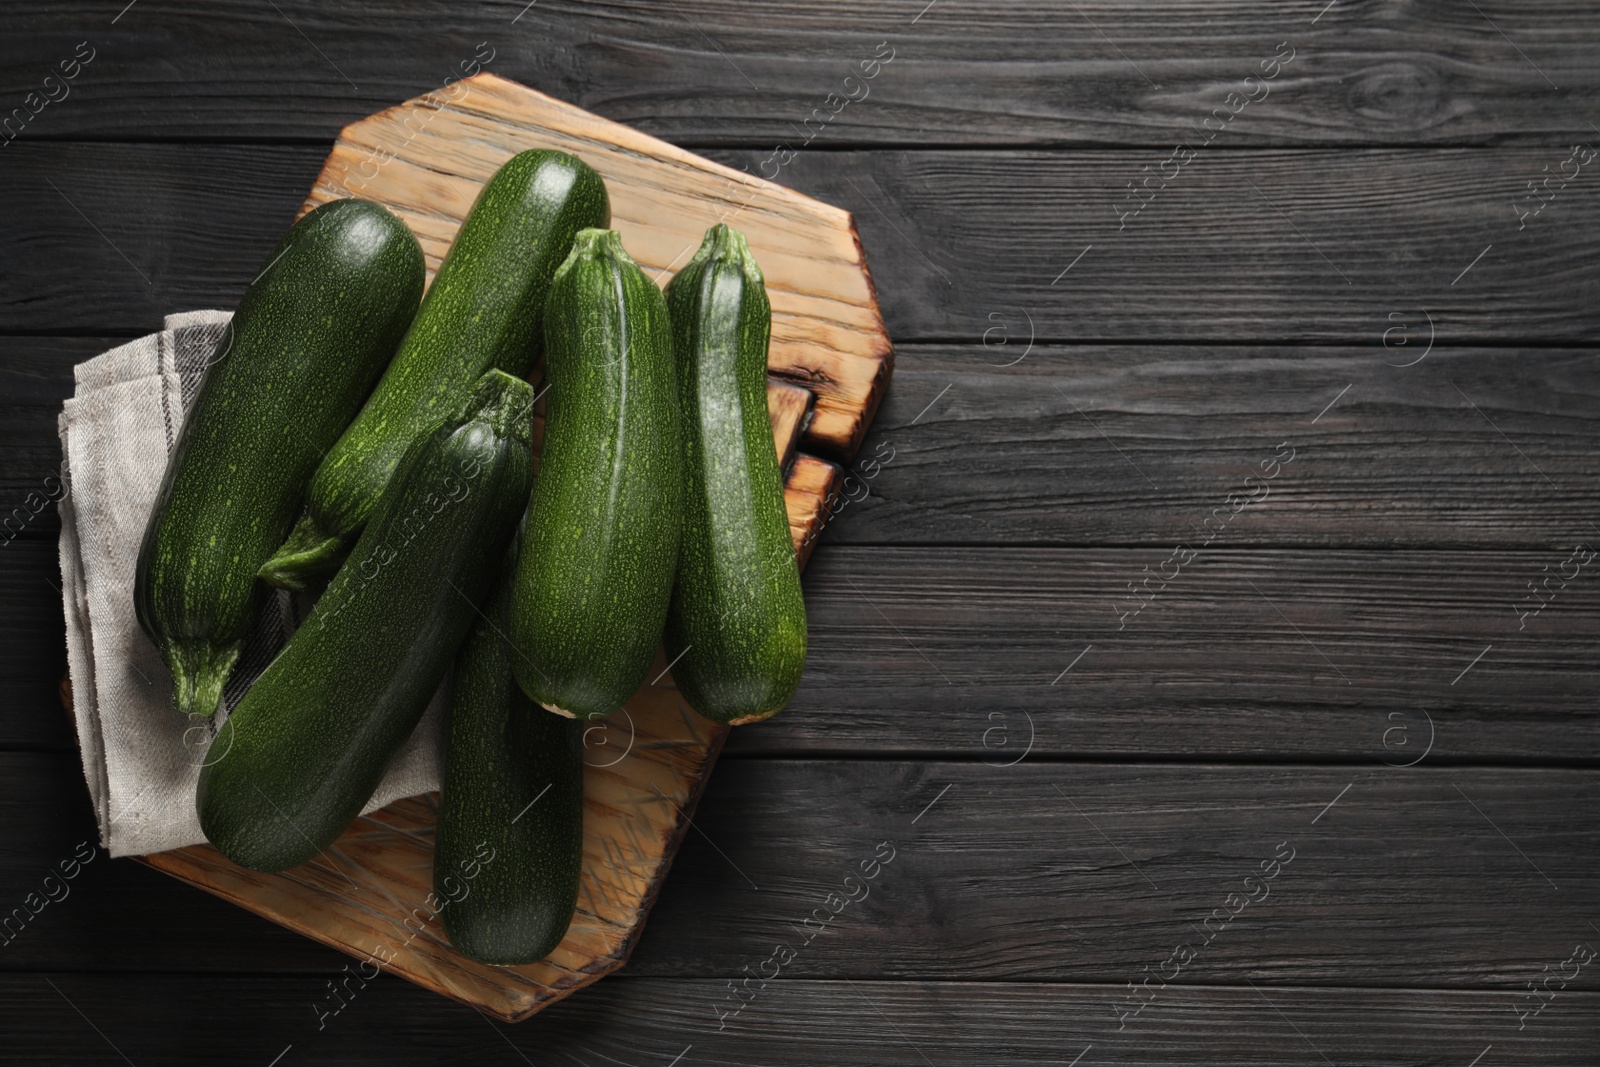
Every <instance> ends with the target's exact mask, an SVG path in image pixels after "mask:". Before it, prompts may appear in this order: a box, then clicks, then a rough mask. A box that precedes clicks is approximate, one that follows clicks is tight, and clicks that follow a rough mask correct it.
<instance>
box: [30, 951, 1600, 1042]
mask: <svg viewBox="0 0 1600 1067" xmlns="http://www.w3.org/2000/svg"><path fill="white" fill-rule="evenodd" d="M1563 958H1565V957H1564V956H1563ZM1557 962H1558V963H1559V962H1560V961H1559V960H1557ZM334 976H335V975H329V976H327V977H334ZM47 978H48V979H49V982H50V983H54V984H55V986H56V989H54V990H52V989H51V987H50V984H49V983H47V982H46V981H45V979H47ZM184 983H185V976H182V975H152V976H148V977H146V978H144V979H142V980H141V981H139V982H133V983H130V982H128V981H127V979H126V978H125V977H124V976H119V975H109V974H67V973H61V972H50V971H47V972H44V973H42V974H33V975H14V976H13V975H8V976H5V977H4V978H0V997H3V998H4V1007H3V1008H0V1012H4V1013H5V1014H4V1018H5V1021H6V1022H7V1023H8V1024H9V1025H8V1026H7V1031H8V1037H9V1038H10V1040H9V1041H8V1046H9V1048H10V1049H12V1050H14V1052H13V1055H14V1056H15V1060H14V1062H17V1063H50V1064H61V1065H72V1067H76V1065H79V1064H83V1065H88V1064H97V1065H98V1064H105V1063H106V1062H108V1057H111V1056H114V1055H115V1053H113V1052H112V1051H111V1050H110V1048H109V1047H108V1045H107V1042H106V1040H105V1039H109V1040H110V1041H112V1042H114V1043H115V1044H116V1046H117V1047H118V1048H120V1049H122V1050H123V1051H124V1052H125V1053H126V1054H127V1056H128V1058H129V1060H130V1061H131V1062H133V1063H137V1064H142V1063H202V1062H213V1063H214V1062H227V1063H257V1062H259V1063H268V1062H269V1061H270V1060H271V1058H272V1057H273V1056H275V1055H277V1054H279V1053H280V1052H283V1051H284V1048H285V1046H286V1045H291V1044H292V1046H293V1050H292V1051H291V1052H289V1054H288V1056H287V1057H285V1061H286V1062H287V1061H288V1059H289V1057H293V1062H295V1063H301V1064H316V1065H320V1064H328V1065H339V1067H352V1065H353V1067H367V1065H372V1067H411V1065H434V1064H439V1063H472V1062H483V1063H502V1062H509V1063H520V1062H522V1060H523V1059H526V1060H527V1061H528V1062H529V1063H538V1064H541V1065H542V1064H544V1063H546V1062H554V1063H569V1062H575V1063H583V1064H598V1063H618V1064H651V1065H664V1064H669V1063H671V1061H672V1058H673V1057H674V1056H678V1055H680V1054H682V1055H683V1057H684V1058H683V1059H682V1060H681V1061H680V1063H681V1064H682V1065H685V1067H688V1065H693V1064H696V1063H708V1062H709V1063H715V1064H758V1063H759V1064H775V1063H804V1064H808V1065H813V1067H859V1065H861V1064H863V1063H870V1064H875V1065H882V1067H928V1064H929V1063H933V1064H936V1065H941V1067H942V1065H945V1064H952V1063H982V1064H986V1065H990V1067H1046V1065H1048V1067H1065V1065H1067V1064H1070V1063H1071V1062H1072V1060H1073V1058H1074V1057H1075V1056H1078V1055H1080V1054H1083V1058H1082V1059H1081V1060H1079V1062H1078V1065H1077V1067H1106V1065H1108V1064H1128V1063H1136V1064H1139V1065H1141V1067H1192V1065H1194V1064H1196V1063H1226V1064H1237V1065H1251V1067H1254V1065H1261V1067H1268V1065H1270V1067H1282V1065H1284V1064H1310V1063H1322V1062H1323V1060H1322V1059H1321V1058H1319V1052H1320V1053H1321V1054H1322V1055H1325V1056H1326V1057H1327V1062H1328V1063H1333V1064H1338V1065H1341V1067H1343V1065H1348V1064H1361V1065H1363V1067H1438V1065H1461V1067H1466V1065H1468V1064H1470V1063H1471V1062H1472V1059H1473V1057H1474V1056H1477V1055H1479V1054H1481V1053H1483V1052H1484V1051H1485V1050H1486V1047H1487V1046H1489V1045H1493V1046H1494V1051H1493V1052H1492V1053H1490V1057H1486V1058H1485V1059H1484V1061H1483V1063H1482V1064H1480V1067H1486V1065H1487V1064H1489V1063H1490V1062H1491V1060H1492V1057H1494V1056H1499V1057H1501V1059H1500V1061H1499V1062H1502V1063H1511V1064H1516V1065H1532V1064H1540V1065H1551V1067H1589V1065H1591V1064H1592V1063H1593V1049H1594V1029H1595V1027H1596V1026H1597V1025H1600V996H1596V995H1595V994H1594V993H1593V992H1589V991H1586V990H1585V991H1576V990H1574V991H1570V992H1565V993H1561V994H1559V995H1558V996H1557V999H1556V1000H1555V1001H1554V1002H1553V1003H1552V1004H1551V1006H1550V1007H1548V1008H1547V1009H1546V1010H1545V1011H1544V1013H1543V1014H1542V1015H1541V1016H1540V1017H1539V1018H1538V1019H1537V1020H1535V1021H1533V1022H1531V1023H1529V1025H1528V1028H1527V1031H1526V1032H1518V1031H1517V1028H1516V1027H1517V1019H1516V1016H1515V1015H1513V1014H1512V1012H1511V1010H1510V1003H1511V1002H1510V999H1509V997H1508V996H1507V994H1506V993H1503V992H1493V993H1491V992H1479V991H1450V992H1441V991H1427V990H1412V989H1405V990H1401V989H1383V988H1372V989H1362V988H1353V989H1307V988H1302V987H1297V986H1288V987H1276V988H1274V987H1265V988H1262V989H1260V990H1259V991H1258V990H1257V989H1251V988H1250V987H1249V986H1247V985H1239V986H1234V987H1228V986H1210V985H1201V984H1192V985H1185V986H1183V987H1182V988H1176V987H1174V988H1172V989H1171V990H1170V991H1169V999H1168V1001H1167V1003H1165V1004H1163V1005H1162V1007H1161V1011H1160V1012H1159V1013H1157V1012H1156V1010H1155V1009H1154V1008H1151V1009H1147V1011H1148V1013H1149V1014H1150V1018H1149V1020H1148V1022H1146V1023H1144V1025H1140V1026H1138V1028H1137V1029H1136V1028H1135V1026H1133V1025H1130V1026H1129V1027H1128V1028H1127V1029H1126V1030H1124V1031H1122V1032H1120V1033H1119V1032H1118V1031H1117V1029H1116V1022H1117V1020H1116V1016H1115V1015H1114V1014H1113V1013H1112V1011H1111V1007H1110V1005H1111V1004H1113V1003H1115V1002H1116V1000H1117V998H1118V997H1119V996H1121V997H1126V995H1127V991H1126V990H1125V989H1124V988H1123V987H1122V986H1121V984H1120V983H1117V984H1113V983H1106V984H1099V985H1064V984H1053V983H1027V982H960V983H946V982H846V981H796V982H781V981H780V982H775V983H773V986H772V987H771V988H769V990H768V991H767V992H765V993H764V994H763V995H762V996H761V997H760V998H758V999H757V1000H756V1002H755V1004H754V1005H753V1006H752V1007H751V1008H750V1009H748V1010H749V1014H750V1016H751V1020H750V1022H749V1023H748V1024H745V1023H743V1022H740V1023H738V1024H737V1025H730V1026H729V1027H728V1028H727V1029H726V1030H723V1031H721V1032H718V1031H717V1030H716V1023H717V1018H716V1016H715V1015H714V1014H713V1012H712V1009H713V1006H714V1005H715V1004H716V1003H717V1001H718V1000H719V999H720V998H722V997H725V996H727V988H726V979H717V978H710V979H707V978H702V979H697V980H684V979H659V978H641V979H628V978H617V979H614V980H612V981H610V982H606V983H604V984H603V985H601V986H599V987H597V988H596V989H594V990H591V991H590V992H589V993H588V994H587V995H585V996H583V997H576V998H573V999H572V1000H569V1001H567V1002H565V1003H563V1004H560V1005H557V1006H556V1007H555V1008H553V1009H552V1010H550V1011H548V1012H545V1013H544V1014H542V1015H540V1016H539V1017H538V1018H537V1019H534V1020H532V1021H530V1022H528V1023H526V1024H523V1025H521V1026H517V1027H496V1026H494V1025H493V1024H490V1025H489V1026H487V1027H486V1026H485V1025H483V1021H482V1020H478V1019H467V1020H463V1019H461V1009H459V1008H457V1007H455V1006H454V1005H450V1004H448V1003H445V1002H443V1001H441V1000H439V999H438V998H429V997H428V996H427V995H426V994H425V993H423V992H422V991H420V990H416V989H409V988H407V987H405V986H404V985H403V984H402V983H399V982H395V981H392V980H388V979H381V978H380V979H379V980H378V981H377V982H375V983H374V984H373V985H372V986H370V987H369V988H367V989H364V990H361V991H360V992H359V993H358V994H357V995H356V997H355V998H354V999H353V1000H352V1002H351V1005H350V1007H349V1009H348V1010H347V1011H345V1012H344V1013H342V1014H341V1015H340V1016H339V1017H337V1018H335V1019H331V1020H329V1022H328V1025H327V1027H326V1028H325V1029H324V1030H322V1031H318V1030H317V1027H316V1019H315V1017H314V1016H313V1015H312V1012H311V1009H310V1003H311V1000H312V999H313V998H314V997H315V996H317V994H318V992H319V991H320V990H321V988H322V981H321V980H320V976H319V978H318V979H312V978H310V977H305V976H295V977H282V976H276V975H274V976H260V977H245V976H228V977H225V978H221V979H217V980H210V979H208V980H207V983H208V991H213V992H214V993H215V994H216V996H217V997H218V998H219V999H220V1000H222V1001H223V1002H224V1003H228V1004H239V1005H249V1008H250V1010H249V1011H240V1012H235V1013H232V1014H228V1013H222V1012H205V1013H196V1015H195V1017H194V1020H193V1022H192V1023H191V1024H189V1025H188V1026H186V1027H185V1030H184V1033H183V1034H182V1035H181V1036H180V1035H174V1034H173V1033H172V1032H171V1031H170V1030H164V1029H162V1028H159V1027H153V1026H150V1025H149V1021H150V1020H151V1019H152V1018H163V1017H167V1016H169V1015H170V1014H171V1012H172V1005H173V1004H175V1003H181V1002H182V1001H183V1000H184V998H185V997H188V996H192V995H193V989H192V988H190V987H188V986H186V985H185V984H184ZM1258 985H1259V983H1258ZM74 1005H77V1006H79V1007H80V1008H81V1009H82V1012H83V1015H82V1016H80V1015H79V1014H77V1013H76V1012H75V1011H74V1008H73V1006H74ZM84 1016H87V1017H88V1018H89V1019H91V1020H93V1021H94V1025H95V1027H97V1028H98V1029H99V1030H100V1031H101V1034H103V1035H104V1039H103V1038H102V1036H101V1035H97V1034H96V1033H95V1030H94V1029H93V1028H91V1027H90V1026H87V1025H85V1023H84ZM1141 1022H1143V1020H1141ZM507 1045H509V1046H510V1047H509V1048H508V1047H507ZM1088 1046H1092V1049H1088V1048H1087V1047H1088ZM191 1048H203V1049H208V1050H209V1049H215V1050H216V1057H217V1058H216V1059H215V1060H210V1061H206V1060H202V1059H200V1058H197V1057H195V1056H194V1055H193V1054H192V1053H190V1052H189V1051H188V1050H189V1049H191Z"/></svg>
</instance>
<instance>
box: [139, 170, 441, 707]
mask: <svg viewBox="0 0 1600 1067" xmlns="http://www.w3.org/2000/svg"><path fill="white" fill-rule="evenodd" d="M422 282H423V262H422V249H421V248H419V247H418V245H417V239H416V238H415V237H413V236H412V235H411V231H410V230H408V229H406V226H405V224H404V223H403V222H401V221H400V220H399V219H397V218H395V217H394V216H393V215H391V214H390V213H389V212H387V211H385V210H384V209H383V208H381V207H379V206H378V205H377V204H373V203H369V202H368V201H365V200H335V201H332V202H331V203H327V204H324V205H322V206H321V207H319V208H317V209H316V210H315V211H312V212H311V213H310V214H308V215H306V216H305V217H304V218H302V219H301V220H300V221H299V222H297V223H295V224H294V226H293V227H291V228H290V230H289V232H288V234H286V235H285V236H284V238H283V240H282V241H280V242H279V243H278V247H277V248H276V249H274V250H273V255H272V258H271V259H269V260H268V262H267V266H266V269H265V270H263V271H262V272H261V273H260V274H259V275H258V276H257V277H256V279H255V281H253V282H251V283H250V287H249V288H248V289H246V290H245V293H244V297H243V298H242V299H241V300H240V301H239V309H238V310H237V311H236V312H234V315H233V319H232V321H231V322H230V323H229V324H228V328H227V331H226V333H225V334H224V337H223V341H222V344H221V345H220V346H219V348H218V352H219V353H220V354H219V355H218V356H217V357H216V358H215V360H214V361H213V363H212V365H211V367H210V368H209V369H208V370H207V372H206V376H205V380H204V381H203V382H202V383H201V385H200V390H199V392H198V393H197V394H196V396H195V399H194V402H193V404H192V405H191V407H190V409H189V415H188V418H187V419H186V420H185V422H184V424H183V430H182V433H181V434H180V435H179V437H178V440H177V444H176V447H174V448H173V450H172V456H171V458H170V459H169V460H168V461H167V472H166V477H165V478H164V479H163V481H162V483H161V490H160V493H159V495H158V496H157V497H156V503H155V508H154V510H153V511H152V512H151V513H150V519H149V524H148V525H147V526H146V527H145V534H144V542H143V544H142V545H141V547H140V549H139V560H138V564H137V568H136V570H135V577H134V591H133V603H134V613H135V614H136V615H137V617H138V619H139V625H140V626H141V627H142V628H143V629H144V632H145V633H146V634H148V635H149V636H150V639H151V640H152V641H153V642H155V645H156V647H157V648H158V649H160V650H161V655H162V658H163V659H165V660H166V662H167V666H168V667H170V668H171V670H172V679H173V703H174V705H175V706H176V707H177V709H178V710H179V711H181V712H184V713H186V714H189V715H210V714H211V713H212V712H214V711H215V710H216V709H217V706H218V704H220V703H221V701H222V687H223V684H224V683H226V682H227V680H228V675H229V673H230V672H231V671H232V670H233V665H234V661H235V660H237V659H238V658H239V649H240V647H241V645H242V644H243V642H244V639H245V637H246V635H247V634H249V632H250V629H251V627H252V626H253V625H254V624H255V621H256V617H257V616H258V615H259V614H260V611H261V606H262V597H263V595H264V594H265V592H266V589H265V587H263V586H262V585H261V584H260V583H259V582H257V581H256V570H257V568H259V567H260V566H261V564H262V562H263V561H265V560H266V558H267V557H268V556H270V555H272V552H273V550H274V549H276V548H277V547H278V545H279V544H280V543H282V541H283V536H284V534H285V533H287V532H288V531H289V527H290V526H291V524H293V522H294V518H295V514H296V513H297V512H298V511H299V509H300V501H301V499H302V497H303V495H304V494H305V491H306V483H307V482H308V481H309V480H310V478H311V474H312V472H313V471H315V470H316V468H317V463H318V461H319V460H321V458H322V454H323V453H324V452H326V451H327V450H328V448H329V447H330V446H331V445H332V444H333V443H334V441H335V440H337V439H338V437H339V434H340V433H342V432H343V431H344V428H345V426H346V425H348V424H349V422H350V419H351V418H352V417H353V416H354V415H355V413H356V411H357V410H358V409H359V408H360V407H361V402H362V401H363V400H365V399H366V397H367V394H368V393H369V392H370V391H371V390H372V383H373V382H374V381H376V380H377V378H378V375H379V374H381V373H382V372H383V368H384V365H385V364H386V363H388V361H389V357H390V356H391V355H393V354H394V349H395V345H396V344H397V343H398V342H399V340H400V336H401V334H402V333H403V332H404V331H405V328H406V324H407V323H408V322H410V321H411V317H412V315H414V314H416V310H417V300H418V299H419V298H420V297H421V295H422Z"/></svg>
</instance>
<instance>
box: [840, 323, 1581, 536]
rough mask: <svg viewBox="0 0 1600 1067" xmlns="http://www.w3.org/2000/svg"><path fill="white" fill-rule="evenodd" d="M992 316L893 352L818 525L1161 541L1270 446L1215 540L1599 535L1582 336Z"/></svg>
mask: <svg viewBox="0 0 1600 1067" xmlns="http://www.w3.org/2000/svg"><path fill="white" fill-rule="evenodd" d="M995 325H996V332H995V333H994V334H991V335H990V338H989V339H990V341H991V342H992V343H991V344H990V345H989V346H987V347H984V348H980V349H974V348H973V347H970V346H959V347H958V346H927V347H924V346H916V347H910V348H902V349H901V350H900V353H899V369H898V371H897V380H896V383H895V389H894V392H893V393H892V394H891V395H890V397H889V399H888V400H887V401H886V403H885V405H884V407H883V409H882V411H881V412H880V413H879V416H878V419H877V421H876V422H875V423H874V429H873V435H872V439H871V440H870V441H869V442H868V447H867V450H866V453H864V455H865V454H873V455H888V454H890V450H892V455H893V460H892V462H889V463H884V464H882V465H881V469H878V472H877V473H876V474H875V475H874V476H873V477H872V478H871V479H869V480H868V481H867V486H866V488H867V490H868V491H867V492H866V495H864V496H862V495H861V494H860V493H857V494H855V495H857V496H860V499H859V500H856V501H853V502H852V503H851V504H850V506H849V507H847V508H845V509H844V510H842V511H840V512H839V514H838V515H837V517H836V518H835V519H834V520H833V522H832V523H830V525H829V532H828V540H829V542H830V543H832V544H862V545H867V544H895V543H909V544H940V543H944V544H1014V545H1020V544H1031V545H1132V544H1142V545H1149V546H1151V547H1161V546H1166V547H1170V546H1172V545H1174V544H1177V543H1178V542H1179V541H1180V540H1182V539H1183V538H1184V537H1187V536H1192V533H1193V527H1194V526H1196V525H1199V524H1201V523H1203V522H1204V521H1205V520H1206V518H1207V516H1209V515H1210V514H1211V512H1212V510H1213V509H1214V508H1218V507H1222V506H1224V503H1225V501H1226V500H1227V498H1228V496H1229V494H1232V493H1238V492H1245V493H1249V494H1252V495H1253V494H1255V493H1256V490H1255V488H1254V485H1255V483H1251V484H1250V485H1249V486H1247V485H1246V484H1245V479H1246V478H1247V477H1249V476H1251V475H1252V474H1255V475H1257V476H1259V475H1260V473H1261V472H1260V469H1259V468H1260V464H1261V463H1262V461H1263V460H1266V459H1268V458H1270V457H1271V456H1273V455H1274V454H1275V453H1276V452H1277V450H1278V445H1279V444H1280V443H1281V442H1287V443H1288V448H1289V449H1291V450H1293V454H1294V455H1295V457H1296V458H1295V459H1294V461H1293V462H1292V463H1291V464H1289V465H1287V466H1285V467H1283V473H1282V475H1281V476H1280V477H1278V478H1276V479H1274V480H1273V481H1272V482H1271V484H1270V486H1269V487H1268V490H1267V492H1269V493H1270V495H1267V496H1263V497H1261V499H1260V501H1259V504H1253V505H1252V506H1251V509H1250V512H1249V513H1248V514H1247V515H1241V516H1240V521H1235V522H1230V523H1229V524H1228V527H1227V532H1226V534H1224V535H1221V536H1220V537H1219V539H1218V540H1217V541H1216V542H1215V543H1218V544H1226V545H1227V546H1229V547H1243V546H1247V545H1248V546H1260V547H1281V546H1291V545H1292V546H1303V547H1310V546H1315V545H1329V546H1332V545H1341V546H1351V547H1354V546H1361V547H1369V548H1374V549H1378V548H1396V547H1402V546H1404V547H1413V548H1465V547H1479V548H1496V547H1498V548H1508V549H1510V548H1530V549H1531V548H1536V547H1538V548H1545V549H1548V550H1550V551H1551V552H1555V551H1556V550H1558V549H1560V550H1561V551H1562V552H1563V553H1564V551H1565V550H1566V549H1568V548H1570V547H1571V546H1572V545H1573V544H1574V543H1575V542H1577V541H1582V540H1585V539H1600V529H1596V528H1595V527H1594V526H1592V525H1590V522H1591V521H1594V522H1600V356H1597V355H1596V354H1595V352H1594V351H1593V350H1591V349H1587V348H1584V349H1524V348H1499V347H1495V348H1482V349H1478V348H1461V347H1455V346H1450V345H1446V344H1443V343H1439V344H1436V345H1435V346H1434V347H1433V350H1432V351H1431V352H1427V355H1426V356H1425V357H1424V352H1426V351H1427V349H1426V345H1427V342H1428V327H1427V322H1426V320H1425V318H1424V317H1423V316H1422V315H1421V314H1420V313H1416V312H1413V313H1411V314H1410V315H1409V316H1402V317H1401V318H1398V319H1396V320H1394V322H1393V323H1392V324H1391V328H1393V329H1394V330H1395V331H1396V332H1395V333H1392V334H1390V341H1391V345H1392V347H1389V348H1385V347H1384V346H1383V345H1382V344H1381V343H1376V344H1369V345H1356V346H1329V347H1323V346H1308V347H1299V348H1285V347H1281V346H1274V347H1256V346H1244V345H1233V346H1193V345H1172V346H1167V345H1113V346H1107V345H1081V346H1070V347H1068V346H1046V345H1040V344H1036V345H1034V346H1033V347H1032V349H1031V350H1029V349H1028V347H1027V340H1028V333H1027V321H1026V319H1024V318H1022V317H1021V316H1020V315H1017V314H1015V313H1013V314H1012V315H1011V316H1010V317H1009V318H1008V319H1006V320H1004V321H1001V320H997V321H996V324H995ZM1002 330H1008V331H1009V334H1010V337H1009V343H1005V344H1002V343H1001V340H1002V339H1003V338H1004V337H1005V336H1006V334H1005V333H1002V332H1001V331H1002ZM1402 331H1403V332H1402ZM1402 340H1406V341H1408V343H1407V344H1401V341H1402ZM1024 353H1026V355H1024ZM1419 357H1422V361H1421V362H1420V363H1417V364H1416V365H1414V366H1409V367H1407V366H1404V364H1406V363H1409V362H1411V361H1413V360H1416V359H1418V358H1419ZM1013 361H1018V362H1013Z"/></svg>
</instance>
